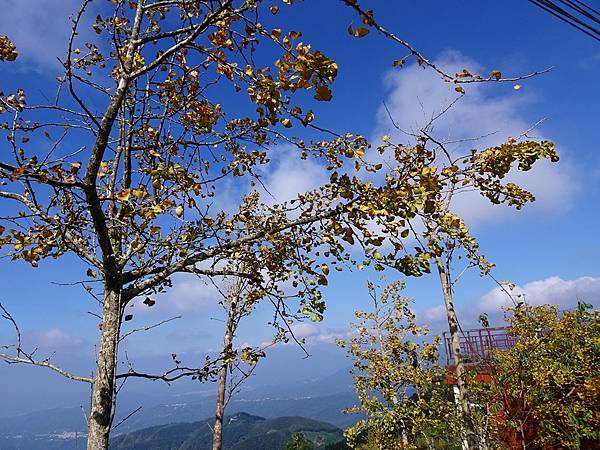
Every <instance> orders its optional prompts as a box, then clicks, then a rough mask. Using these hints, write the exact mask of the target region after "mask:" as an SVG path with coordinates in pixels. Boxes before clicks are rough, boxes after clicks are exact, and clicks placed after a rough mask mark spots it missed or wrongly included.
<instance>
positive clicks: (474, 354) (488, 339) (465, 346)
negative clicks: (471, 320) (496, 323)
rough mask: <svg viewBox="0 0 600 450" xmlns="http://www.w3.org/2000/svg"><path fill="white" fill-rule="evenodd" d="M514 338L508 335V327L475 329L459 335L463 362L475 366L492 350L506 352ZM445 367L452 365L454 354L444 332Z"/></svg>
mask: <svg viewBox="0 0 600 450" xmlns="http://www.w3.org/2000/svg"><path fill="white" fill-rule="evenodd" d="M515 342H516V338H515V337H514V336H511V335H510V327H495V328H476V329H473V330H466V331H463V332H462V333H461V334H460V352H461V355H462V358H463V360H464V362H466V363H467V364H477V363H480V362H482V361H484V360H485V359H486V358H488V357H489V356H490V354H491V353H492V351H493V350H507V349H509V348H511V347H512V346H514V345H515ZM444 350H445V352H446V365H454V364H455V362H454V353H453V352H452V345H451V342H450V333H449V332H447V331H446V332H444Z"/></svg>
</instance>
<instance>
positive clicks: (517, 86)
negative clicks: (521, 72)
mask: <svg viewBox="0 0 600 450" xmlns="http://www.w3.org/2000/svg"><path fill="white" fill-rule="evenodd" d="M513 89H514V90H515V91H518V90H519V89H521V85H520V84H515V85H514V86H513Z"/></svg>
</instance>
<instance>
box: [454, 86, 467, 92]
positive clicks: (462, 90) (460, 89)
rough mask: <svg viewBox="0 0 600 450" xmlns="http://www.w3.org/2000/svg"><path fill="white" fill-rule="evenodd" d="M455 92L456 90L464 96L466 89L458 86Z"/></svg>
mask: <svg viewBox="0 0 600 450" xmlns="http://www.w3.org/2000/svg"><path fill="white" fill-rule="evenodd" d="M454 90H455V91H456V92H460V93H461V94H464V93H465V88H464V87H462V86H456V87H455V88H454Z"/></svg>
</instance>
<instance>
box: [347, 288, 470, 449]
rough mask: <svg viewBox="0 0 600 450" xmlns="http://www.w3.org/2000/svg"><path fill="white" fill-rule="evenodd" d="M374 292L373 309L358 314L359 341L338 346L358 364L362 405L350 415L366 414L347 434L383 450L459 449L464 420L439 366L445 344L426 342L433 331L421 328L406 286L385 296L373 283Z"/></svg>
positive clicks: (358, 444)
mask: <svg viewBox="0 0 600 450" xmlns="http://www.w3.org/2000/svg"><path fill="white" fill-rule="evenodd" d="M368 287H369V295H370V297H371V300H372V302H373V310H372V311H369V312H363V311H359V312H356V313H355V316H356V318H357V321H358V322H357V323H356V324H354V325H353V328H354V329H355V331H356V333H355V336H354V337H352V338H351V339H350V340H349V341H344V340H340V341H338V345H341V346H342V347H344V348H347V349H348V353H349V355H350V356H351V358H352V359H353V367H352V373H353V377H354V384H355V387H356V392H357V394H358V400H359V405H357V406H356V407H354V408H351V409H350V410H349V411H350V412H360V413H364V414H365V415H366V419H364V420H359V421H358V422H357V423H356V424H355V425H354V426H353V427H350V428H349V429H348V430H346V433H345V434H346V437H347V439H348V443H349V445H350V446H351V447H352V448H357V449H362V448H365V449H366V448H376V449H381V450H383V449H387V448H402V449H417V448H429V449H434V448H440V446H441V445H444V446H445V445H448V446H449V447H450V448H452V444H454V447H456V446H457V444H458V443H459V440H460V439H457V436H459V435H460V421H459V420H456V408H455V404H454V402H453V401H452V400H451V396H450V395H449V388H448V385H447V384H446V374H445V371H444V368H443V367H441V366H440V364H439V355H438V352H437V348H438V345H439V339H438V338H437V337H436V338H434V339H433V340H431V341H429V342H427V341H426V340H425V336H426V335H427V333H428V330H427V328H426V327H424V326H419V325H417V322H416V316H415V314H414V312H413V311H412V310H411V308H410V303H409V302H410V300H409V299H408V298H407V297H404V296H403V295H402V289H403V287H404V286H403V284H402V283H400V282H394V283H391V284H390V285H388V286H386V287H385V288H384V289H383V290H382V291H381V293H380V292H379V289H378V288H377V287H376V286H375V285H373V284H371V283H369V286H368ZM364 436H367V437H368V439H367V443H366V444H364V443H362V442H361V440H363V438H364ZM453 437H454V442H452V440H453Z"/></svg>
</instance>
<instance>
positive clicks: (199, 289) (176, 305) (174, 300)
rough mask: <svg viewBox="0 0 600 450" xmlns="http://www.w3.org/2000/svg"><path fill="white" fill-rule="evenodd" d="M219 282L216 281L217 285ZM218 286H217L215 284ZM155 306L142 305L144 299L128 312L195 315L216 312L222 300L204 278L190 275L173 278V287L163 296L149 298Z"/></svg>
mask: <svg viewBox="0 0 600 450" xmlns="http://www.w3.org/2000/svg"><path fill="white" fill-rule="evenodd" d="M220 281H221V280H220V279H216V280H215V282H216V283H219V282H220ZM217 285H218V284H217ZM151 298H152V299H153V300H155V301H156V304H155V305H154V306H152V307H148V306H146V305H145V304H143V301H144V298H142V297H140V298H137V299H136V300H135V302H134V303H133V306H132V307H131V308H130V309H129V310H128V312H129V311H130V312H132V313H134V315H135V314H158V313H160V314H173V315H174V314H184V315H189V314H197V313H208V312H216V311H218V309H219V304H218V302H219V301H220V300H221V299H222V298H223V297H222V295H221V293H220V292H219V290H218V289H217V287H216V286H215V285H214V284H213V283H211V281H210V280H209V279H208V278H206V277H202V278H201V277H197V276H195V275H190V274H179V275H175V276H173V287H172V288H170V289H169V290H168V291H167V292H166V293H165V294H162V295H157V296H151Z"/></svg>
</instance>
